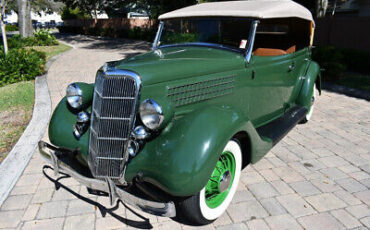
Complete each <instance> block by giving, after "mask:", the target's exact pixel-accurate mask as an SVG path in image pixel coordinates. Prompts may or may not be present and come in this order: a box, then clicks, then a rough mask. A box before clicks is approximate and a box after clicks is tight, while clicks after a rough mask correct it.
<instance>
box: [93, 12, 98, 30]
mask: <svg viewBox="0 0 370 230" xmlns="http://www.w3.org/2000/svg"><path fill="white" fill-rule="evenodd" d="M96 24H98V11H97V9H96V8H95V9H94V25H95V26H96Z"/></svg>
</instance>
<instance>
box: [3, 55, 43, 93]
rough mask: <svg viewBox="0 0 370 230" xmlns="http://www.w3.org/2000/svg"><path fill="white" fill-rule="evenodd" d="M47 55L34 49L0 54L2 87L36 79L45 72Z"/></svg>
mask: <svg viewBox="0 0 370 230" xmlns="http://www.w3.org/2000/svg"><path fill="white" fill-rule="evenodd" d="M45 63H46V57H45V54H44V53H42V52H39V51H36V50H33V49H24V48H16V49H10V50H9V52H8V54H7V55H4V54H3V52H1V54H0V87H1V86H4V85H7V84H12V83H16V82H20V81H28V80H32V79H35V77H36V76H39V75H41V74H43V73H44V72H45Z"/></svg>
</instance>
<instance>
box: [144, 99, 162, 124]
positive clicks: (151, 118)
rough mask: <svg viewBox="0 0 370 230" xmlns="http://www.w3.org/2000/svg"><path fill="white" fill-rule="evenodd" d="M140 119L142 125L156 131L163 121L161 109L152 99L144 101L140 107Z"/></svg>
mask: <svg viewBox="0 0 370 230" xmlns="http://www.w3.org/2000/svg"><path fill="white" fill-rule="evenodd" d="M139 110H140V118H141V121H142V122H143V124H144V125H145V126H146V127H147V128H149V129H151V130H155V129H158V128H159V127H160V126H161V124H162V122H163V119H164V116H163V112H162V107H161V106H160V105H159V104H158V103H157V102H156V101H154V100H153V99H146V100H145V101H143V102H142V103H141V105H140V109H139Z"/></svg>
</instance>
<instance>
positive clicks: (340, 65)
mask: <svg viewBox="0 0 370 230" xmlns="http://www.w3.org/2000/svg"><path fill="white" fill-rule="evenodd" d="M313 59H314V60H315V61H317V62H318V63H319V64H320V67H321V68H322V69H323V72H322V76H323V77H322V80H323V81H326V82H330V83H334V84H336V85H342V86H346V87H348V88H354V89H360V90H364V91H367V92H370V69H369V68H368V65H369V64H368V60H370V52H368V51H359V50H353V49H345V48H337V47H334V46H323V47H317V48H316V49H314V50H313Z"/></svg>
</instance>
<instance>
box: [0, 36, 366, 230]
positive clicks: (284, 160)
mask: <svg viewBox="0 0 370 230" xmlns="http://www.w3.org/2000/svg"><path fill="white" fill-rule="evenodd" d="M63 39H64V40H69V41H71V42H72V41H73V40H75V41H74V42H73V43H74V45H75V46H76V47H77V49H74V50H72V51H70V52H69V53H67V54H65V55H63V56H62V57H60V59H58V60H57V61H56V62H55V63H54V64H53V65H52V66H51V68H50V71H49V75H48V84H49V89H50V93H51V97H52V103H53V106H54V107H55V105H56V103H57V102H58V101H59V100H60V99H61V98H62V96H64V92H65V88H66V86H67V84H68V83H70V82H74V81H87V82H93V81H94V75H95V71H96V70H97V68H98V67H99V66H101V65H102V64H103V63H104V62H105V61H109V60H116V59H119V58H122V57H124V56H125V55H126V54H127V53H136V52H140V50H145V49H147V48H148V46H147V44H146V43H144V42H127V41H126V42H125V41H118V42H117V41H116V42H115V41H113V40H103V39H91V38H87V37H82V36H75V37H67V38H63ZM42 166H43V162H42V160H41V159H40V157H39V155H38V153H37V152H36V153H35V155H34V157H33V158H32V160H31V162H30V164H29V165H28V167H27V168H26V170H25V171H24V174H23V175H22V177H21V178H20V180H19V181H18V183H17V184H16V187H15V188H14V189H13V191H12V192H11V194H10V196H9V197H8V199H7V200H6V201H5V203H4V204H3V205H2V207H1V211H0V229H3V228H6V229H9V228H17V229H32V228H33V229H93V228H96V229H125V228H133V227H139V228H151V227H153V228H159V229H188V228H192V227H190V226H187V225H183V224H180V223H179V222H178V221H174V220H171V219H169V218H158V217H156V216H152V215H149V214H145V213H142V212H138V211H136V210H132V209H131V208H130V207H127V206H124V205H123V204H122V203H119V204H118V205H116V206H115V207H113V208H112V207H110V206H109V204H108V198H107V197H96V196H93V195H89V194H88V193H87V191H86V188H84V187H81V186H80V185H79V184H78V183H77V182H76V181H74V180H73V179H70V178H61V179H60V180H59V182H60V183H61V184H62V185H61V186H58V187H59V189H58V190H55V184H54V183H52V182H51V181H50V180H49V179H47V178H46V177H45V176H44V175H43V174H42V171H41V169H42ZM369 171H370V103H369V102H366V101H364V100H359V99H354V98H349V97H346V96H343V95H338V94H335V93H329V92H326V91H324V92H323V95H322V96H321V97H319V98H318V100H317V102H316V108H315V112H314V115H313V118H312V121H310V122H309V123H308V124H305V125H299V126H297V127H296V128H294V130H293V131H292V132H290V134H289V135H288V136H287V137H285V138H284V139H283V140H282V141H281V142H280V143H279V144H278V145H277V146H276V147H274V149H273V150H272V151H270V153H269V154H268V155H267V156H266V157H265V158H263V159H262V160H261V161H260V162H259V163H257V164H255V165H253V166H248V167H247V168H246V169H244V171H243V173H242V176H241V181H240V186H239V189H238V191H237V193H236V195H235V197H234V200H233V203H232V204H231V206H230V207H229V209H228V210H227V213H225V214H224V215H223V216H222V217H221V218H220V219H219V220H217V221H216V222H215V223H213V224H211V225H209V226H205V227H203V228H205V229H215V228H217V229H231V228H232V227H233V228H234V229H269V228H270V229H279V230H280V229H325V230H327V229H353V228H356V229H367V228H370V209H369V205H370V190H369V188H370V176H369V173H370V172H369ZM49 174H50V175H52V174H51V173H50V171H49Z"/></svg>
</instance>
